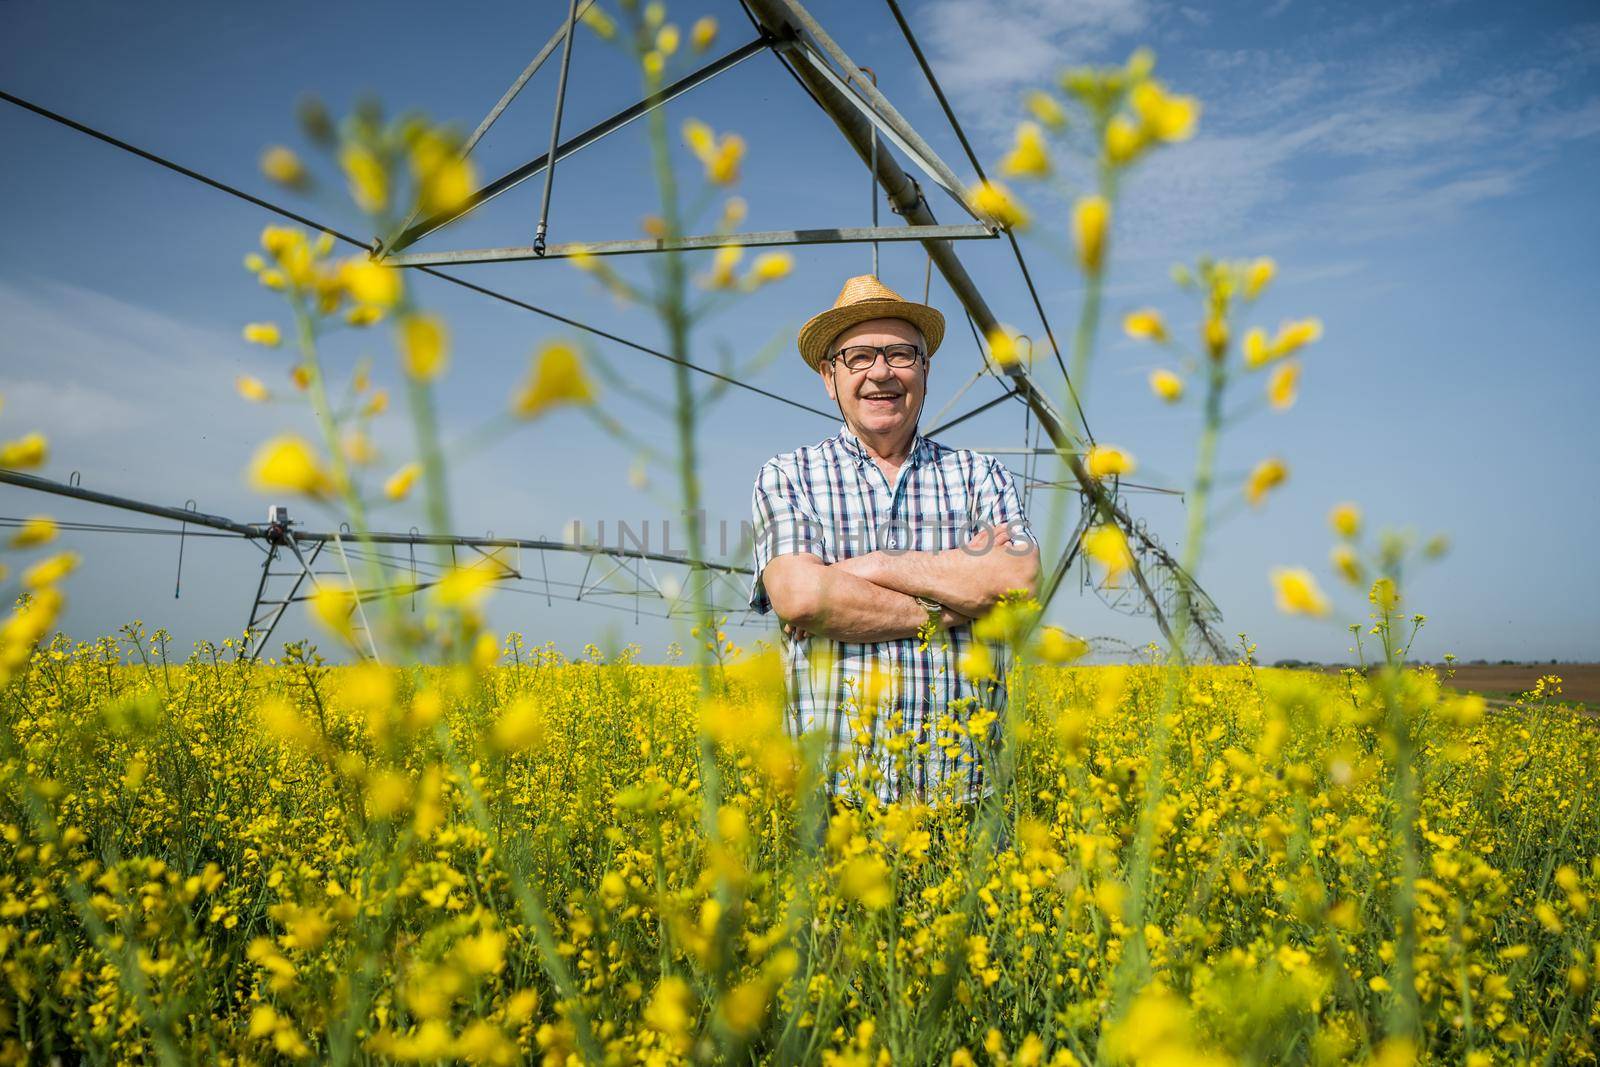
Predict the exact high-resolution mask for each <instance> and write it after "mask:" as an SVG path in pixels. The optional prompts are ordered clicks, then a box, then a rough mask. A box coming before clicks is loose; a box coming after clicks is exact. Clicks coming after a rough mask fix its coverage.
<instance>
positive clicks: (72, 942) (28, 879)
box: [0, 629, 1600, 1064]
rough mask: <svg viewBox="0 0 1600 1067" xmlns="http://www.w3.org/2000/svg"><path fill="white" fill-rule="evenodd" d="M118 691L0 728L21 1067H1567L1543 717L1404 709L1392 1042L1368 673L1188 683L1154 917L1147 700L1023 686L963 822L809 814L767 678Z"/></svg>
mask: <svg viewBox="0 0 1600 1067" xmlns="http://www.w3.org/2000/svg"><path fill="white" fill-rule="evenodd" d="M125 639H126V640H130V641H134V642H141V641H142V643H143V644H144V645H145V646H146V648H145V651H146V653H147V654H149V648H150V645H151V642H150V640H149V639H148V638H147V637H144V635H142V634H140V633H139V632H138V631H137V630H133V629H130V631H129V634H128V636H127V637H126V638H125ZM123 651H124V650H123V649H121V648H119V647H118V642H117V641H116V640H113V639H109V638H108V639H105V640H102V641H100V642H97V643H93V644H78V645H74V644H72V643H70V642H68V641H66V640H65V639H58V640H56V641H55V642H54V643H52V644H51V645H49V646H47V647H43V648H41V649H40V650H39V651H38V652H37V654H36V655H34V656H33V657H32V658H31V660H30V661H29V662H28V663H27V664H25V665H24V666H23V667H22V668H21V670H20V672H19V673H18V674H17V676H16V677H15V679H14V680H13V682H12V684H11V686H10V687H9V688H8V689H7V690H6V697H5V716H4V728H3V729H4V763H3V768H0V773H3V780H0V824H3V825H0V832H3V834H4V836H5V841H6V848H5V849H4V852H3V859H0V968H3V971H4V975H5V990H4V1001H3V1009H0V1010H3V1015H0V1027H3V1031H0V1032H3V1033H4V1045H3V1054H4V1056H5V1058H6V1059H7V1061H8V1062H17V1063H22V1062H40V1061H44V1060H47V1059H50V1058H51V1057H59V1058H61V1059H63V1060H72V1059H79V1058H82V1059H87V1060H93V1061H99V1062H145V1061H150V1062H158V1061H162V1060H166V1061H177V1062H202V1061H204V1062H240V1063H248V1062H269V1061H272V1060H276V1059H304V1060H322V1059H338V1060H348V1059H350V1058H356V1059H369V1058H370V1059H380V1060H384V1059H393V1060H405V1061H420V1062H434V1061H439V1060H453V1059H455V1060H461V1061H465V1062H473V1063H494V1064H500V1063H516V1062H523V1061H526V1060H540V1061H542V1062H546V1063H565V1062H569V1061H570V1060H571V1058H572V1057H574V1056H576V1057H578V1058H579V1059H580V1060H584V1061H592V1062H599V1061H605V1062H617V1063H677V1062H691V1061H706V1060H721V1061H743V1060H746V1059H750V1060H756V1061H775V1062H795V1061H801V1060H805V1061H811V1060H820V1061H822V1062H830V1063H841V1064H843V1063H890V1062H894V1063H934V1062H937V1063H957V1064H959V1063H975V1062H984V1063H1022V1064H1037V1063H1088V1062H1114V1063H1132V1062H1138V1063H1197V1062H1205V1063H1227V1062H1283V1061H1299V1062H1315V1063H1340V1062H1350V1061H1355V1060H1368V1061H1371V1062H1383V1063H1399V1062H1410V1061H1411V1059H1412V1056H1413V1055H1414V1054H1421V1055H1425V1056H1426V1057H1427V1058H1429V1059H1438V1060H1440V1061H1448V1062H1470V1063H1497V1062H1560V1063H1567V1062H1585V1061H1592V1060H1593V1058H1594V1054H1595V1047H1594V1033H1595V1027H1596V1025H1597V1023H1600V1014H1597V1012H1600V1007H1597V1001H1596V996H1595V985H1596V982H1597V980H1600V924H1597V921H1596V917H1595V914H1594V898H1595V896H1596V894H1597V892H1600V812H1597V808H1596V805H1595V802H1594V799H1593V790H1592V789H1590V788H1589V787H1588V786H1589V781H1590V777H1591V775H1592V771H1593V768H1594V766H1595V765H1596V761H1597V758H1600V733H1597V731H1596V729H1595V726H1594V723H1593V722H1592V720H1586V719H1584V718H1582V717H1581V716H1580V715H1579V714H1578V713H1577V712H1575V711H1573V710H1570V709H1568V708H1566V707H1564V706H1563V705H1562V704H1561V703H1560V702H1559V699H1558V697H1557V694H1558V690H1557V689H1556V688H1555V683H1554V681H1553V680H1552V681H1550V682H1549V683H1547V684H1545V685H1542V686H1541V688H1540V689H1539V690H1537V691H1535V692H1533V693H1531V694H1529V695H1528V697H1527V698H1525V699H1524V700H1522V701H1520V702H1518V703H1516V704H1515V705H1513V706H1512V707H1510V708H1508V709H1505V710H1504V711H1496V712H1495V713H1493V714H1491V715H1489V716H1487V717H1485V716H1484V714H1483V708H1482V704H1481V702H1480V701H1478V700H1477V699H1476V698H1473V697H1461V696H1457V695H1455V694H1453V693H1451V692H1450V691H1449V690H1448V688H1446V687H1445V686H1443V685H1441V681H1442V680H1441V679H1439V678H1437V677H1435V676H1434V675H1433V674H1432V673H1431V672H1429V671H1426V670H1422V671H1413V672H1408V673H1407V674H1405V675H1404V676H1403V678H1402V679H1401V680H1400V683H1399V684H1400V685H1401V686H1402V687H1403V688H1404V689H1405V690H1406V691H1407V694H1408V696H1407V706H1408V707H1413V708H1415V709H1418V710H1417V711H1416V713H1415V715H1414V716H1413V717H1412V718H1410V719H1409V720H1408V721H1407V722H1406V724H1405V727H1404V728H1405V729H1406V730H1407V731H1408V733H1409V741H1408V743H1407V745H1406V747H1407V748H1408V750H1409V751H1410V752H1411V753H1412V756H1411V758H1412V760H1413V761H1414V763H1415V766H1416V770H1417V772H1418V774H1419V776H1420V778H1421V780H1422V781H1423V782H1425V783H1426V784H1425V786H1424V787H1423V788H1422V790H1421V792H1420V796H1419V798H1418V804H1419V811H1418V820H1417V828H1418V832H1419V835H1420V842H1421V847H1420V849H1419V851H1418V854H1417V857H1416V858H1417V862H1418V863H1419V870H1418V872H1417V874H1416V876H1415V877H1414V878H1413V879H1412V880H1411V893H1412V899H1413V917H1414V921H1415V948H1414V952H1413V954H1412V959H1411V966H1410V968H1409V972H1410V975H1411V977H1410V981H1411V982H1412V983H1413V987H1414V993H1415V996H1414V998H1411V1003H1412V1004H1413V1006H1414V1010H1415V1012H1416V1019H1415V1023H1416V1028H1415V1030H1414V1033H1415V1040H1414V1042H1413V1041H1411V1040H1409V1039H1408V1040H1407V1041H1403V1042H1402V1041H1398V1040H1396V1039H1395V1038H1394V1037H1393V1036H1392V1027H1391V1026H1390V1022H1391V1020H1392V1018H1393V1015H1394V1012H1395V1010H1396V1009H1395V1005H1396V1004H1397V1003H1398V1002H1399V1001H1400V1000H1401V999H1403V998H1401V996H1400V993H1399V991H1398V990H1397V989H1396V988H1395V986H1394V982H1395V981H1396V975H1397V974H1398V973H1402V971H1403V970H1404V969H1401V968H1397V966H1396V962H1397V961H1396V938H1397V933H1396V929H1397V928H1396V922H1395V910H1394V908H1395V901H1396V891H1397V889H1398V888H1399V880H1400V879H1401V877H1402V869H1401V868H1402V864H1403V849H1402V848H1401V847H1400V845H1399V843H1398V838H1397V835H1396V833H1395V829H1394V828H1395V826H1396V798H1395V796H1394V793H1393V789H1392V786H1393V782H1394V780H1395V774H1394V771H1395V768H1394V766H1393V761H1394V754H1395V751H1396V744H1395V738H1394V737H1393V736H1391V735H1390V733H1389V732H1388V730H1387V728H1386V726H1385V721H1386V720H1385V712H1384V698H1383V697H1382V695H1381V694H1379V693H1378V692H1377V691H1376V684H1375V683H1374V682H1373V681H1370V680H1369V679H1367V678H1366V677H1364V676H1361V675H1359V674H1358V673H1356V672H1353V671H1352V672H1349V673H1348V674H1346V675H1345V676H1321V675H1313V674H1306V673H1295V672H1287V671H1276V670H1261V669H1257V668H1254V667H1251V666H1249V665H1248V664H1239V665H1234V666H1220V667H1205V668H1193V669H1190V670H1189V671H1188V672H1187V673H1186V674H1185V675H1184V676H1183V679H1182V687H1181V692H1180V694H1179V698H1178V700H1177V702H1176V704H1175V705H1174V706H1173V707H1172V710H1171V711H1169V712H1167V713H1166V714H1167V717H1168V719H1169V723H1168V729H1167V731H1166V735H1167V737H1168V738H1169V742H1168V746H1167V750H1166V751H1165V752H1164V753H1162V758H1161V759H1160V761H1159V762H1160V768H1161V769H1160V774H1161V781H1160V783H1159V794H1158V795H1159V798H1160V799H1159V800H1158V802H1157V803H1156V806H1155V812H1154V814H1155V834H1154V838H1153V847H1152V850H1151V854H1150V862H1149V871H1148V877H1147V878H1145V879H1144V881H1143V884H1142V886H1140V885H1132V884H1130V881H1129V876H1128V873H1127V872H1128V867H1129V863H1128V860H1129V851H1130V848H1131V846H1132V844H1133V842H1134V841H1135V840H1136V837H1137V832H1136V831H1137V824H1138V821H1139V814H1140V809H1141V803H1142V799H1143V797H1145V796H1146V795H1147V790H1148V787H1149V785H1150V783H1149V782H1148V781H1147V777H1148V776H1149V775H1150V774H1151V773H1152V766H1153V762H1152V755H1153V753H1152V752H1151V750H1150V746H1149V744H1148V738H1149V736H1150V734H1151V732H1152V727H1153V723H1152V719H1153V717H1154V716H1156V715H1158V714H1161V707H1162V701H1163V693H1164V689H1165V686H1166V684H1167V680H1166V679H1167V674H1166V672H1165V671H1164V670H1163V669H1162V668H1156V667H1099V668H1093V667H1091V668H1052V667H1045V666H1041V667H1035V668H1031V669H1028V675H1027V677H1026V679H1025V680H1024V683H1023V684H1022V685H1021V686H1019V690H1020V692H1022V693H1024V694H1026V695H1025V697H1024V698H1023V700H1024V702H1025V707H1023V708H1021V709H1019V710H1017V711H1016V712H1015V713H1014V719H1015V721H1014V727H1015V738H1016V744H1015V749H1014V752H1013V753H1012V754H1011V755H1012V756H1013V757H1014V767H1015V773H1014V775H1012V776H1010V778H1009V781H1008V782H1007V784H1006V786H1005V787H1004V788H1005V793H1004V797H1003V800H1004V803H1003V804H1001V805H998V806H995V807H994V808H992V809H984V811H983V812H982V813H980V816H979V818H978V819H977V820H976V821H972V820H970V819H969V817H968V815H967V813H966V812H964V811H963V810H962V809H960V808H958V807H953V806H950V805H938V804H932V805H930V804H919V803H915V802H910V801H907V802H903V803H897V804H892V805H887V806H885V805H883V804H881V803H880V802H877V801H876V800H874V799H873V798H872V794H871V792H870V791H868V790H863V791H861V792H859V793H857V794H856V795H855V797H854V801H855V802H854V803H851V804H843V803H841V804H839V805H837V806H836V807H835V808H833V809H831V810H828V809H824V808H823V806H822V805H821V804H820V803H817V802H815V801H814V800H808V799H807V797H808V794H809V793H811V792H813V791H814V790H813V787H814V786H815V785H816V782H817V781H818V780H819V779H818V776H817V770H816V768H815V767H814V766H812V765H811V764H810V756H809V755H808V753H807V751H806V749H805V747H804V746H797V745H794V744H792V743H790V742H788V741H787V740H785V738H784V736H783V734H782V731H781V729H780V728H779V722H778V715H779V705H778V703H777V700H778V695H779V694H778V691H777V690H776V689H775V688H774V686H775V685H776V682H777V678H776V675H775V674H774V673H772V670H771V668H773V667H774V664H773V661H772V659H771V658H770V654H769V656H768V657H762V656H754V657H752V658H751V659H750V661H749V662H748V663H746V664H743V665H740V666H737V667H733V668H729V669H727V670H726V671H725V672H724V675H725V676H724V677H723V678H722V680H721V683H720V684H721V685H722V686H723V690H722V691H723V693H724V699H723V700H721V701H716V702H712V703H711V704H709V705H702V704H701V702H700V697H699V683H698V680H697V677H696V673H695V671H694V670H693V669H691V668H685V667H656V666H646V665H642V664H638V663H635V662H632V661H631V657H630V656H629V655H627V654H624V655H622V656H621V657H619V658H617V659H615V660H613V661H611V662H602V661H601V658H600V657H599V655H598V654H595V655H594V656H592V657H591V659H590V660H587V661H578V662H568V661H565V660H563V659H562V657H560V656H559V655H556V654H555V653H554V652H553V651H552V650H550V649H544V650H538V649H535V650H531V651H529V650H527V649H522V648H517V649H515V653H516V660H517V662H515V663H511V662H507V663H503V664H500V665H495V666H488V667H482V668H478V669H474V668H471V667H465V666H463V667H459V668H453V669H452V668H431V669H422V668H418V669H411V670H398V669H388V668H383V667H377V666H373V665H363V666H354V667H328V666H325V665H322V664H320V663H319V662H318V661H317V659H316V658H315V657H314V656H312V655H309V654H307V653H305V652H304V651H303V650H299V649H294V650H291V655H290V656H289V657H288V658H287V659H286V660H285V661H281V662H278V663H275V664H272V665H250V664H248V663H244V662H239V661H237V660H236V659H234V658H233V657H232V656H231V655H230V654H228V651H227V650H217V649H211V648H206V649H202V650H201V651H200V652H199V653H197V654H196V655H194V656H193V657H191V658H190V659H189V660H188V661H187V662H185V663H168V662H166V661H165V660H164V659H162V658H161V657H160V656H159V655H154V654H150V658H149V661H148V662H143V663H138V662H136V665H135V666H133V667H129V666H126V665H125V664H124V656H123V654H122V653H123ZM508 659H509V657H508ZM731 708H737V710H738V714H737V715H734V714H730V713H729V709H731ZM872 735H873V731H872V729H871V727H870V725H868V726H867V727H866V729H865V731H864V733H863V736H862V737H861V738H860V739H859V743H860V744H862V745H869V744H874V743H876V744H883V743H885V742H886V741H887V740H889V739H887V738H875V737H873V736H872ZM997 758H1002V757H1001V755H1000V754H997ZM708 770H709V771H711V772H712V773H713V774H714V775H715V777H716V778H717V780H718V781H717V792H718V794H719V796H720V799H719V800H718V801H717V802H716V803H715V804H714V805H712V804H711V803H710V798H709V795H708V792H707V782H706V778H707V774H706V772H707V771H708ZM824 810H828V814H827V817H826V818H825V819H824V818H823V812H824ZM991 815H992V817H993V821H992V823H991V822H990V821H988V820H989V819H990V816H991ZM1135 893H1137V894H1138V895H1139V897H1140V899H1138V900H1137V901H1135V900H1134V899H1133V898H1134V894H1135ZM1134 915H1137V917H1138V918H1137V921H1136V922H1134V921H1132V920H1131V917H1132V916H1134ZM1133 956H1137V957H1140V958H1141V961H1142V962H1141V963H1140V971H1139V973H1140V974H1141V976H1142V977H1141V978H1140V980H1139V985H1138V988H1137V989H1130V990H1126V991H1123V992H1122V993H1120V994H1119V990H1118V983H1119V982H1120V981H1124V980H1125V979H1126V976H1127V975H1128V974H1129V973H1130V972H1129V970H1128V969H1127V967H1126V966H1125V964H1126V961H1127V960H1128V959H1129V958H1130V957H1133ZM1119 995H1126V996H1128V997H1129V1001H1128V1006H1127V1010H1126V1011H1125V1013H1124V1014H1123V1015H1122V1017H1121V1018H1120V1019H1118V1020H1116V1021H1115V1022H1114V1023H1108V1006H1109V1005H1111V1004H1113V1003H1115V1001H1116V1000H1117V998H1118V996H1119ZM1386 1034H1389V1035H1391V1036H1388V1037H1387V1038H1386V1037H1385V1035H1386Z"/></svg>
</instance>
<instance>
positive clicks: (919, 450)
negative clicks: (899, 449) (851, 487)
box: [834, 424, 933, 466]
mask: <svg viewBox="0 0 1600 1067" xmlns="http://www.w3.org/2000/svg"><path fill="white" fill-rule="evenodd" d="M911 433H912V437H911V452H910V453H909V454H908V455H907V456H906V462H907V463H909V464H911V465H912V466H916V465H917V464H918V463H920V462H922V460H923V459H924V458H926V456H927V455H928V453H929V451H930V450H931V449H932V448H933V443H932V442H931V441H929V440H928V439H927V438H926V437H924V436H922V435H921V434H920V433H917V432H916V431H915V430H913V431H911ZM834 440H836V441H838V442H839V446H840V447H841V448H843V449H844V450H845V452H847V453H849V454H850V455H851V456H854V457H855V459H856V461H857V462H858V463H865V462H867V461H868V460H870V459H871V458H872V454H871V453H870V452H868V451H867V446H866V445H864V444H862V443H861V438H859V437H857V436H856V435H855V431H854V430H852V429H850V427H849V426H848V425H847V424H840V426H839V435H838V437H836V438H834Z"/></svg>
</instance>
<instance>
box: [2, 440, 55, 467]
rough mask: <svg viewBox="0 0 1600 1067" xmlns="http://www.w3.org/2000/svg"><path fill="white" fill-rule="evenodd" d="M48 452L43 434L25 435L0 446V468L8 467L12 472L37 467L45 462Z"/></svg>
mask: <svg viewBox="0 0 1600 1067" xmlns="http://www.w3.org/2000/svg"><path fill="white" fill-rule="evenodd" d="M49 451H50V448H49V445H48V444H47V443H46V441H45V439H44V435H43V434H40V433H30V434H25V435H23V436H22V437H19V438H17V439H16V440H15V441H7V442H6V443H5V444H3V445H0V467H10V468H11V469H13V470H26V469H28V468H29V467H37V466H39V465H40V464H42V463H43V462H44V461H45V457H46V456H47V455H48V454H49Z"/></svg>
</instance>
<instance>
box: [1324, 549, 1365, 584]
mask: <svg viewBox="0 0 1600 1067" xmlns="http://www.w3.org/2000/svg"><path fill="white" fill-rule="evenodd" d="M1329 559H1330V560H1331V561H1332V563H1333V569H1334V570H1335V571H1337V572H1338V574H1339V577H1341V578H1343V579H1344V580H1345V581H1347V582H1349V583H1350V584H1351V585H1360V584H1361V583H1362V582H1364V581H1365V580H1366V578H1365V576H1364V573H1363V571H1362V569H1361V559H1360V557H1358V556H1357V555H1356V550H1355V549H1353V548H1351V547H1350V546H1349V545H1334V546H1333V550H1332V552H1330V553H1329Z"/></svg>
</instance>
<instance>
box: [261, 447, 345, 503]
mask: <svg viewBox="0 0 1600 1067" xmlns="http://www.w3.org/2000/svg"><path fill="white" fill-rule="evenodd" d="M250 484H251V485H252V486H254V487H255V488H256V489H257V490H259V491H261V492H264V493H271V492H277V491H280V490H287V491H289V492H292V493H305V494H306V495H307V496H321V495H323V494H324V493H326V492H327V491H328V489H329V486H330V479H329V476H328V473H327V471H325V470H324V469H323V466H322V461H321V460H320V459H318V457H317V452H316V449H314V448H313V447H312V446H311V442H309V441H307V440H306V439H305V438H303V437H301V436H299V435H298V434H292V433H286V434H281V435H279V436H277V437H274V438H273V439H272V440H270V441H268V442H266V443H265V444H263V445H262V446H261V447H260V448H258V449H256V454H255V458H254V459H252V460H251V461H250Z"/></svg>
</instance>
